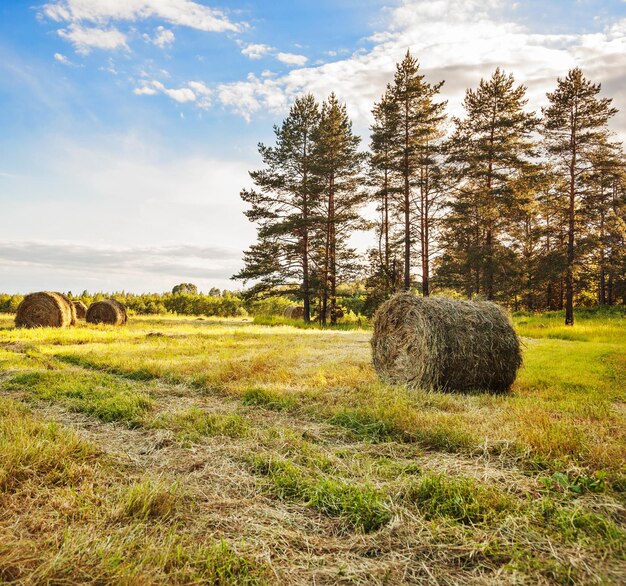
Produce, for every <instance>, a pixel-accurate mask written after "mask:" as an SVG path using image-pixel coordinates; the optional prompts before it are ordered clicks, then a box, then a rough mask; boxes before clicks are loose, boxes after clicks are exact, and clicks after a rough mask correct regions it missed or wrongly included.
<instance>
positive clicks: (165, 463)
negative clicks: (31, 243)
mask: <svg viewBox="0 0 626 586" xmlns="http://www.w3.org/2000/svg"><path fill="white" fill-rule="evenodd" d="M600 327H603V326H602V324H600ZM154 333H159V334H161V335H154ZM150 334H152V335H150ZM531 342H532V343H531ZM526 344H527V349H526V357H525V367H524V368H523V369H522V371H521V372H520V377H519V379H518V382H517V383H516V384H515V386H514V387H513V390H512V393H511V394H510V395H506V396H497V395H485V394H475V395H460V394H458V395H457V394H449V393H437V392H422V391H419V390H407V389H406V388H404V387H394V386H390V385H383V384H380V383H379V382H378V381H377V380H376V375H375V373H374V371H373V369H372V368H371V366H370V364H369V333H368V332H363V331H349V332H348V331H320V330H296V329H294V328H291V327H286V326H282V327H281V326H278V327H272V328H267V327H261V326H257V325H253V324H250V323H249V322H244V321H241V320H240V321H237V320H231V321H224V320H221V321H220V320H206V321H202V322H197V321H195V320H190V319H182V318H165V319H164V318H154V319H152V318H137V319H133V320H132V322H131V323H130V324H129V327H128V328H125V329H112V328H109V329H107V328H102V327H100V326H98V327H93V326H85V325H79V326H77V327H76V328H73V329H72V330H51V329H42V330H38V331H33V330H19V331H18V330H15V329H12V328H11V324H10V321H9V320H8V319H4V321H3V318H2V317H0V368H3V369H4V374H0V393H1V394H2V395H4V396H7V397H12V398H13V399H4V401H5V404H7V405H9V404H10V405H11V406H12V407H11V410H10V412H7V413H8V415H7V416H6V418H5V419H4V421H5V425H4V427H2V426H1V425H0V470H1V469H2V466H3V462H4V461H6V462H12V464H11V467H10V473H5V477H8V476H10V477H15V478H17V479H18V481H14V482H15V483H14V484H13V485H12V488H11V489H10V491H9V492H7V490H4V492H2V490H3V489H1V488H0V499H3V501H2V504H5V503H9V501H10V505H9V506H7V507H6V508H2V509H0V510H2V513H0V520H1V522H0V527H3V529H1V530H2V531H4V534H3V535H1V536H0V576H1V578H0V580H2V579H4V580H5V581H10V580H11V579H12V580H14V581H15V582H17V583H32V584H34V583H41V582H45V581H49V582H54V581H62V580H66V582H73V583H75V582H78V581H81V580H83V581H88V580H87V578H85V576H93V577H96V578H90V579H91V580H92V581H94V582H95V581H97V582H98V583H107V584H114V583H133V584H135V583H136V584H145V583H188V582H193V581H194V580H195V581H197V582H200V583H218V584H219V583H254V581H263V580H271V581H274V582H277V583H293V584H310V583H318V584H338V583H339V584H340V583H346V584H347V583H361V584H366V583H367V584H385V583H386V584H389V583H394V584H396V583H397V584H400V583H407V584H408V583H419V582H428V583H433V584H472V583H476V584H485V583H499V584H501V583H511V584H517V583H533V584H548V583H555V582H557V583H594V582H602V581H604V582H606V583H611V582H614V583H619V582H621V581H623V578H624V572H623V559H624V556H625V555H626V551H625V543H626V534H625V514H626V513H625V509H624V497H623V494H624V493H623V491H624V489H625V486H624V482H623V480H622V479H623V474H624V435H623V433H624V431H623V430H624V427H625V426H624V418H625V415H626V413H625V411H624V409H623V404H624V388H623V384H622V383H621V381H623V375H624V372H625V371H624V366H625V364H624V360H623V346H622V345H621V343H617V344H614V343H613V342H596V341H591V342H590V341H583V340H579V341H570V340H560V339H550V338H547V337H545V338H542V339H537V340H527V341H526ZM17 399H20V400H21V401H23V402H18V401H17ZM144 400H145V401H147V402H146V403H143V402H142V401H144ZM123 401H126V403H125V404H126V405H128V409H127V408H126V407H125V408H124V409H121V410H119V411H115V413H116V415H115V417H110V416H109V414H110V413H112V412H113V411H112V410H111V405H115V404H117V403H118V402H119V404H122V402H123ZM138 406H139V407H138ZM15 409H17V411H18V412H20V413H22V415H20V416H19V417H20V418H19V423H18V425H17V426H15V425H10V424H9V422H15V421H16V420H18V419H16V417H17V415H16V411H15ZM31 411H34V412H35V413H36V415H32V414H31V413H30V412H31ZM22 420H24V422H25V421H26V420H28V421H30V422H31V423H29V424H28V425H34V426H35V427H28V425H27V424H26V423H22ZM0 421H2V412H1V411H0ZM50 422H52V423H50ZM23 426H26V427H25V428H24V429H25V431H24V432H23V433H22V435H21V436H20V437H23V438H24V439H23V440H19V441H16V440H15V437H16V433H17V432H15V431H13V428H14V427H17V428H21V427H23ZM35 428H36V429H37V430H40V431H36V430H35ZM43 430H47V431H45V432H44V431H43ZM11 434H12V435H11ZM55 434H56V435H55ZM3 438H11V440H10V441H8V442H6V441H5V443H2V439H3ZM30 438H33V441H35V439H36V440H37V442H39V443H38V444H37V445H36V446H35V447H31V448H28V446H27V445H26V443H25V442H26V440H28V441H30ZM9 445H11V446H13V447H12V448H8V447H7V446H9ZM84 446H87V447H84ZM2 450H5V451H4V452H2ZM5 454H12V456H11V457H6V459H3V457H2V456H5ZM29 454H30V455H29ZM37 454H41V456H40V457H39V456H37ZM36 456H37V457H36ZM20 458H22V459H20ZM20 462H23V464H24V465H23V466H22V464H20ZM7 470H9V468H7ZM7 486H8V485H7ZM7 495H8V496H7ZM7 499H9V500H7ZM16 527H21V528H27V531H26V530H22V531H21V532H17V530H16V529H15V528H16ZM62 527H63V528H69V529H67V530H64V529H62ZM7 528H13V529H10V530H8V529H7ZM222 540H223V541H224V543H225V544H227V545H220V544H221V543H222ZM242 542H243V543H242ZM2 571H4V572H5V574H2ZM246 581H247V582H246Z"/></svg>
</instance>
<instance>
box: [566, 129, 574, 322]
mask: <svg viewBox="0 0 626 586" xmlns="http://www.w3.org/2000/svg"><path fill="white" fill-rule="evenodd" d="M574 132H575V130H574V128H572V142H571V145H572V160H571V161H570V178H569V179H570V180H569V210H568V219H569V222H568V230H567V272H566V274H565V325H566V326H573V325H574V220H575V213H576V207H575V204H576V138H575V136H574Z"/></svg>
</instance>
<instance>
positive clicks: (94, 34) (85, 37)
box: [58, 23, 129, 55]
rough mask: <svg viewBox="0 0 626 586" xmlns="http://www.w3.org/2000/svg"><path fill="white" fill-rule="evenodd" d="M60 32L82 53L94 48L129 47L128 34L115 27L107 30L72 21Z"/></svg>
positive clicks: (61, 35) (86, 53) (84, 53)
mask: <svg viewBox="0 0 626 586" xmlns="http://www.w3.org/2000/svg"><path fill="white" fill-rule="evenodd" d="M58 33H59V36H60V37H61V38H62V39H65V40H66V41H69V42H70V43H72V44H73V45H74V49H75V50H76V52H77V53H79V54H81V55H88V54H89V53H90V52H91V50H92V49H105V50H113V49H120V48H121V49H126V50H128V49H129V47H128V45H127V44H126V35H124V33H122V32H120V31H119V30H117V29H116V28H114V27H113V28H110V29H106V30H105V29H100V28H91V27H84V26H82V25H80V24H76V23H72V24H70V25H69V27H68V28H67V29H60V30H59V31H58Z"/></svg>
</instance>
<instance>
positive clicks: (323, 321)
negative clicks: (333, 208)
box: [320, 192, 332, 326]
mask: <svg viewBox="0 0 626 586" xmlns="http://www.w3.org/2000/svg"><path fill="white" fill-rule="evenodd" d="M331 197H332V196H331V194H330V192H329V195H328V198H329V199H328V201H329V204H328V210H329V213H328V217H327V218H326V243H325V246H324V280H323V284H322V309H321V311H320V324H322V325H324V326H325V325H326V312H327V311H328V276H329V269H330V265H329V261H330V198H331Z"/></svg>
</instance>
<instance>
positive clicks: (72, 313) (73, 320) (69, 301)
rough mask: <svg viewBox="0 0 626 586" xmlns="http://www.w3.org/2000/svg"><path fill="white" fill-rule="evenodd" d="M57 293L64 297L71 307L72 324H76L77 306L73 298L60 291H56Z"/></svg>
mask: <svg viewBox="0 0 626 586" xmlns="http://www.w3.org/2000/svg"><path fill="white" fill-rule="evenodd" d="M56 294H57V295H59V296H61V297H63V300H64V301H65V303H67V306H68V307H69V308H70V313H71V318H70V325H71V326H75V325H76V308H75V307H74V304H73V303H72V300H71V299H70V298H69V297H68V296H67V295H66V294H65V293H59V292H58V291H56Z"/></svg>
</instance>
